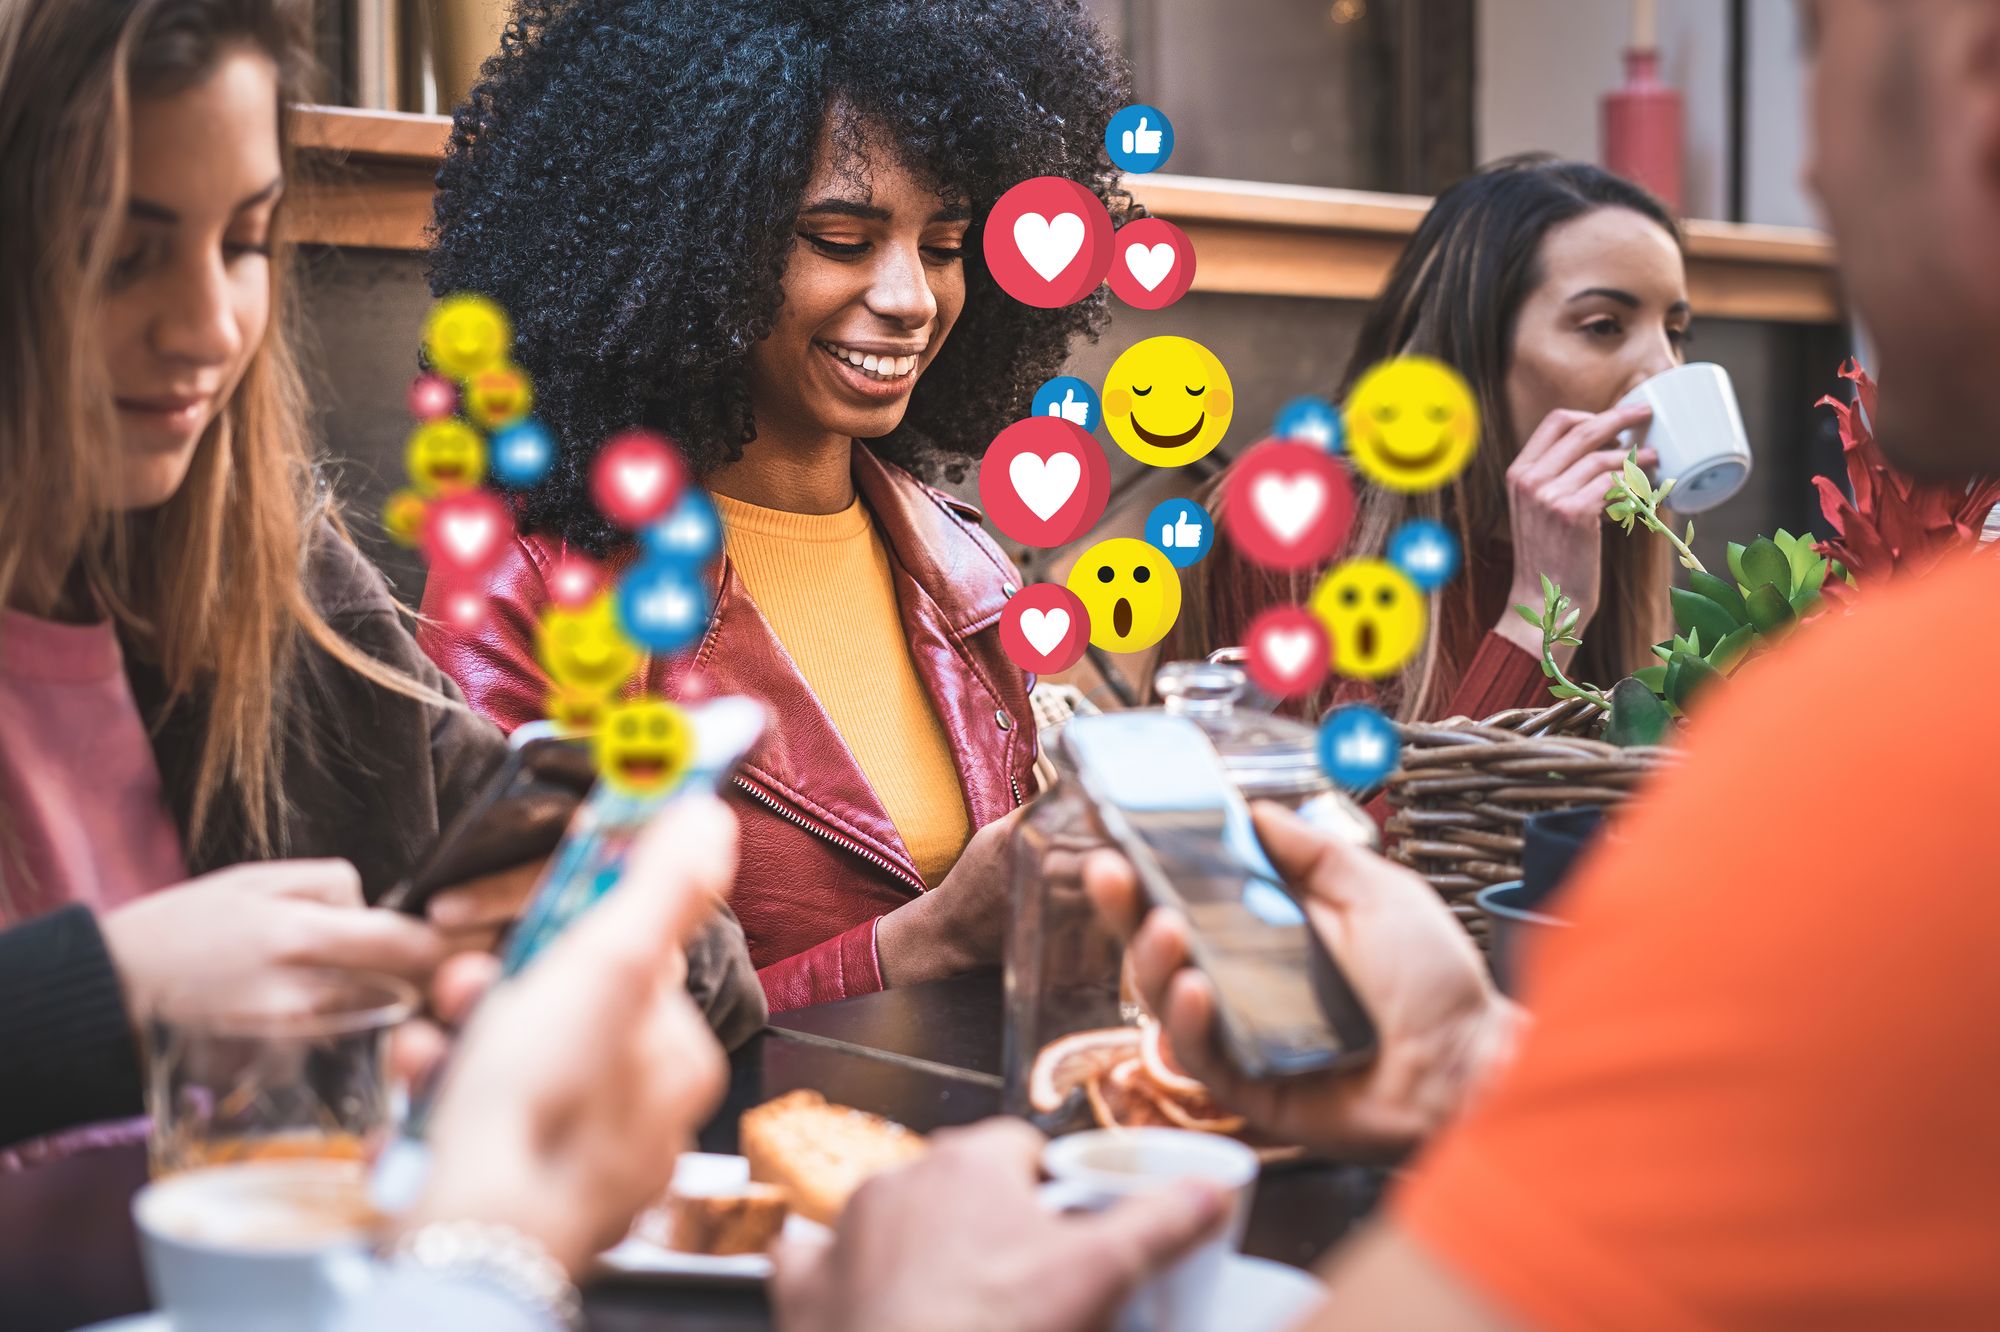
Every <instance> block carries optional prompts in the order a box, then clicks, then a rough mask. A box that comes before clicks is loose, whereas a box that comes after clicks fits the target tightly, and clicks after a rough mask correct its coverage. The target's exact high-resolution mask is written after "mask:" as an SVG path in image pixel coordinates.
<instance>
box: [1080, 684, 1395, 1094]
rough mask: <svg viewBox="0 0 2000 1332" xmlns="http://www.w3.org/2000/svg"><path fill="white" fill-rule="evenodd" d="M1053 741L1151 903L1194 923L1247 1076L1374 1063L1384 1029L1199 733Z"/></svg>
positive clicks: (1138, 722) (1117, 725) (1097, 734)
mask: <svg viewBox="0 0 2000 1332" xmlns="http://www.w3.org/2000/svg"><path fill="white" fill-rule="evenodd" d="M1056 743H1057V744H1058V745H1060V746H1061V747H1062V748H1063V750H1064V757H1065V758H1066V759H1067V760H1068V761H1069V766H1071V767H1072V768H1073V769H1074V770H1075V772H1076V774H1077V779H1078V781H1079V782H1080V784H1081V785H1082V788H1083V791H1084V794H1085V796H1086V797H1087V798H1088V799H1089V801H1090V804H1091V806H1092V808H1093V809H1094V810H1095V812H1096V815H1097V819H1098V822H1099V824H1100V825H1101V826H1102V827H1103V830H1104V832H1105V834H1106V836H1107V837H1109V838H1110V840H1111V842H1112V844H1113V845H1115V846H1116V847H1117V848H1118V849H1119V850H1120V851H1122V852H1123V853H1124V854H1125V856H1126V858H1127V859H1129V860H1130V861H1131V862H1132V867H1133V869H1134V870H1135V871H1136V872H1137V874H1138V877H1139V884H1140V888H1141V890H1142V891H1143V892H1144V893H1145V894H1146V897H1147V900H1148V902H1149V903H1150V904H1151V905H1153V906H1168V907H1172V908H1173V909H1174V910H1176V911H1178V912H1180V913H1181V914H1182V915H1183V916H1184V917H1185V918H1186V920H1187V923H1188V950H1189V952H1190V954H1191V956H1192V960H1193V962H1194V965H1195V966H1196V967H1198V968H1199V969H1200V970H1201V972H1202V973H1203V974H1204V975H1206V976H1207V977H1208V979H1209V983H1210V984H1211V985H1213V986H1214V987H1215V997H1216V1008H1217V1018H1218V1026H1219V1028H1220V1035H1221V1040H1222V1045H1223V1049H1224V1052H1225V1053H1226V1054H1227V1055H1228V1057H1229V1058H1230V1060H1231V1062H1233V1063H1234V1064H1235V1065H1236V1067H1237V1069H1238V1070H1240V1071H1241V1072H1242V1073H1243V1074H1244V1075H1245V1076H1246V1077H1252V1078H1269V1077H1284V1076H1290V1075H1295V1074H1300V1073H1316V1072H1323V1071H1326V1070H1329V1069H1341V1068H1348V1067H1353V1066H1355V1065H1359V1064H1364V1063H1366V1062H1368V1061H1369V1060H1370V1059H1372V1058H1373V1057H1374V1055H1375V1047H1376V1036H1375V1024H1374V1022H1373V1021H1372V1020H1371V1019H1370V1018H1369V1016H1368V1011H1367V1009H1365V1008H1364V1007H1363V1006H1362V1004H1361V1001H1360V999H1359V997H1358V996H1356V994H1355V993H1354V988H1353V986H1352V985H1350V984H1349V983H1348V980H1347V977H1346V975H1345V974H1344V973H1343V972H1342V971H1341V969H1340V965H1339V963H1337V962H1336V961H1335V960H1334V958H1333V955H1332V954H1331V953H1329V952H1328V951H1327V949H1326V945H1325V944H1324V943H1323V942H1322V941H1321V940H1320V937H1319V935H1318V933H1317V932H1316V931H1314V929H1313V928H1312V923H1311V922H1310V921H1309V920H1308V919H1307V918H1306V913H1305V910H1304V908H1303V907H1301V906H1300V905H1299V903H1298V902H1297V900H1296V899H1294V898H1293V897H1292V895H1291V893H1290V891H1288V890H1287V889H1286V887H1285V884H1284V881H1283V879H1282V878H1280V876H1279V875H1278V872H1277V871H1276V870H1275V869H1273V868H1272V866H1271V862H1270V861H1269V860H1268V859H1267V858H1266V857H1265V855H1264V848H1263V847H1262V846H1261V845H1260V844H1259V843H1258V841H1257V831H1256V827H1255V825H1254V824H1252V822H1251V820H1250V807H1249V806H1248V805H1246V804H1245V803H1244V801H1243V797H1242V795H1241V794H1240V793H1238V791H1237V790H1236V786H1235V783H1233V782H1231V781H1230V779H1229V774H1228V772H1227V771H1226V770H1225V769H1224V768H1223V766H1222V760H1221V758H1220V757H1218V756H1217V754H1216V752H1215V747H1214V746H1213V745H1212V744H1210V743H1209V740H1208V736H1207V734H1206V733H1204V732H1203V731H1202V729H1201V728H1200V727H1199V726H1197V725H1195V724H1194V723H1193V722H1192V721H1189V720H1188V719H1187V718H1185V717H1175V716H1170V715H1168V714H1165V713H1158V712H1120V713H1105V714H1101V715H1098V716H1079V717H1073V718H1071V719H1070V720H1069V722H1068V723H1066V724H1065V725H1064V726H1063V728H1062V730H1061V731H1059V732H1058V733H1057V739H1056Z"/></svg>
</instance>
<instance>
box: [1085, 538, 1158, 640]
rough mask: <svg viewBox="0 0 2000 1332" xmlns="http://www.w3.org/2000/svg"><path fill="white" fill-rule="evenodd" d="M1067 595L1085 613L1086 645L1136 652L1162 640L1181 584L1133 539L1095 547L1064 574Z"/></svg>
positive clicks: (1153, 551) (1153, 553) (1154, 550)
mask: <svg viewBox="0 0 2000 1332" xmlns="http://www.w3.org/2000/svg"><path fill="white" fill-rule="evenodd" d="M1069 590H1070V591H1072V592H1074V593H1076V596H1077V600H1079V601H1081V602H1082V603H1083V608H1084V609H1085V610H1086V611H1088V612H1090V641H1091V642H1092V643H1094V644H1095V645H1097V646H1098V647H1100V648H1103V649H1104V650H1105V651H1106V652H1140V651H1143V650H1144V649H1146V648H1149V647H1151V646H1153V644H1155V643H1157V642H1159V641H1160V640H1161V639H1162V638H1165V637H1166V636H1167V630H1169V629H1171V628H1173V627H1174V620H1175V619H1176V618H1178V617H1179V615H1180V613H1181V579H1180V574H1179V573H1178V572H1176V571H1175V569H1174V566H1173V564H1172V562H1171V561H1169V560H1168V559H1167V557H1166V556H1165V555H1162V554H1161V553H1160V551H1159V549H1158V548H1157V547H1155V546H1152V545H1149V544H1148V543H1146V542H1144V541H1140V540H1137V539H1136V538H1133V537H1113V538H1111V539H1110V540H1109V541H1100V542H1098V543H1097V544H1096V545H1094V546H1092V547H1091V548H1090V549H1089V550H1086V551H1085V552H1083V555H1082V556H1081V557H1080V558H1079V559H1078V560H1077V562H1076V567H1075V568H1073V569H1071V570H1070V571H1069Z"/></svg>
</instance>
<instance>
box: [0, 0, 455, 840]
mask: <svg viewBox="0 0 2000 1332" xmlns="http://www.w3.org/2000/svg"><path fill="white" fill-rule="evenodd" d="M309 21H310V5H309V3H308V0H0V180H5V181H6V182H7V187H6V189H5V190H4V191H0V290H4V291H5V292H7V293H8V297H7V300H6V301H5V302H4V303H0V469H4V475H5V477H6V485H5V486H4V487H0V605H7V606H14V607H17V608H19V609H22V610H24V611H27V612H29V613H31V614H37V615H48V614H51V613H52V612H53V611H54V610H55V609H56V607H57V606H58V605H59V603H62V602H63V601H65V599H66V598H67V597H70V596H75V595H79V594H87V597H88V598H94V600H95V601H96V603H98V604H99V605H101V606H103V607H104V608H106V609H107V610H108V611H109V612H110V613H111V615H112V616H113V617H114V618H115V620H116V622H117V624H118V627H119V632H120V636H121V638H122V639H123V640H124V642H125V643H126V645H127V649H128V651H133V652H136V653H138V654H140V655H141V656H142V657H143V658H144V659H146V660H148V661H150V662H152V663H155V664H157V666H158V667H159V669H160V671H161V673H162V674H163V675H164V677H165V680H166V684H167V688H168V691H169V695H170V700H181V699H186V698H190V697H195V696H199V698H200V699H201V702H202V704H203V714H204V717H205V721H204V730H203V733H202V736H201V741H200V753H199V758H198V763H197V767H196V778H195V783H196V789H195V791H194V794H193V800H192V806H193V818H192V822H193V827H192V828H191V829H189V830H187V832H188V842H189V844H190V845H193V844H195V843H196V842H198V841H199V839H200V836H201V832H202V830H203V828H204V827H205V826H206V825H207V823H208V822H209V820H211V819H212V818H213V817H214V816H215V815H216V814H217V812H218V809H217V806H218V803H219V802H222V801H224V800H228V801H230V802H236V803H240V805H241V811H240V812H241V815H242V818H243V824H244V827H245V828H246V830H247V831H248V833H249V835H250V839H251V841H252V843H253V844H254V845H255V847H256V848H257V849H259V850H260V851H264V852H268V851H270V850H272V849H273V848H274V847H277V848H282V844H283V841H284V829H283V811H284V801H283V800H282V799H280V798H278V792H279V791H280V790H281V785H280V783H281V779H282V773H281V771H280V769H281V755H282V752H283V750H282V747H281V744H280V741H281V738H282V736H283V734H284V732H285V730H286V727H287V717H286V715H285V711H286V710H285V704H284V701H283V700H284V698H285V687H286V682H287V680H288V678H289V677H290V675H291V673H292V671H293V669H294V666H295V665H296V661H297V657H298V653H299V651H300V647H301V644H302V642H304V641H310V642H311V643H313V644H315V645H317V646H318V647H319V648H321V649H323V650H324V651H325V652H327V653H328V654H329V655H331V656H332V657H334V658H335V659H336V660H338V661H339V662H341V663H343V664H344V665H346V666H347V667H349V668H350V669H353V670H355V671H357V672H359V673H360V674H362V675H364V676H366V677H367V678H369V679H371V680H373V681H375V682H377V683H379V684H381V685H383V686H385V687H387V688H390V689H394V690H396V691H397V692H400V693H405V694H411V695H414V696H418V697H424V698H433V697H435V696H434V695H433V694H432V693H431V691H429V690H427V689H425V688H423V687H422V686H421V685H419V684H417V683H416V682H415V681H412V680H409V679H407V678H406V677H404V676H403V675H401V674H400V673H398V672H396V671H393V670H390V669H389V668H387V667H384V666H383V665H381V664H380V663H378V662H376V661H375V660H374V659H372V658H370V657H368V656H367V655H365V654H363V653H361V652H359V651H357V650H355V649H354V648H352V647H350V646H348V645H347V644H346V643H345V642H343V641H342V640H341V639H340V638H339V636H338V635H337V634H336V633H335V632H334V631H333V630H332V629H331V628H330V627H329V626H328V625H327V623H326V621H325V620H324V619H323V618H322V617H321V616H320V614H319V612H318V611H317V610H316V609H315V608H314V607H313V605H312V602H311V600H310V598H309V595H308V592H307V589H306V586H305V582H304V575H305V564H306V555H307V552H308V548H309V542H310V541H312V540H313V539H314V534H315V532H316V531H317V530H318V529H319V528H320V526H321V524H322V522H323V521H325V520H326V519H327V518H329V517H330V516H331V515H330V513H329V511H328V503H329V501H328V500H327V499H326V498H325V497H324V496H323V495H322V493H321V491H320V488H319V487H318V486H317V485H316V483H315V478H314V475H313V471H312V463H311V453H310V449H309V444H308V434H307V430H306V425H305V410H304V394H303V391H302V388H301V384H300V378H299V372H298V366H297V362H296V360H295V358H294V355H293V351H292V342H291V338H290V337H289V335H288V334H289V329H290V326H291V323H292V321H293V320H294V318H295V317H296V313H295V310H294V308H293V294H292V292H291V290H290V283H289V282H288V280H287V275H288V263H287V248H286V246H285V241H284V227H283V220H284V209H283V207H282V205H281V206H280V208H279V211H278V214H277V216H276V217H275V218H274V222H273V227H274V230H273V238H272V244H273V255H272V259H271V263H270V274H271V284H272V291H271V306H272V317H271V325H270V332H269V333H268V334H267V336H266V337H265V339H264V341H263V343H262V344H261V346H259V347H258V348H257V350H256V351H254V352H253V353H252V355H251V357H250V360H249V364H248V367H247V369H246V370H245V372H244V374H243V377H242V380H241V382H240V383H239V384H238V385H237V386H236V388H235V390H234V391H233V393H232V394H231V396H230V398H229V400H228V401H227V402H226V403H225V404H224V406H223V407H222V409H221V411H220V412H219V413H218V414H217V416H216V419H215V421H214V422H213V423H212V424H211V425H210V426H209V428H208V430H207V431H206V432H205V433H204V435H203V436H202V438H201V440H200V442H199V444H198V445H197V446H196V451H195V455H194V459H193V462H192V464H191V465H190V467H189V470H188V475H187V477H186V479H185V481H183V483H182V484H181V487H180V489H179V490H178V491H177V492H176V493H175V494H174V496H173V497H172V498H171V499H170V500H168V501H167V502H166V503H165V504H164V505H162V506H161V507H160V508H158V509H157V510H154V511H152V512H150V513H143V514H141V513H121V512H119V511H118V510H117V509H116V507H115V506H114V504H113V503H112V498H111V497H112V495H113V493H114V492H113V489H112V486H111V480H112V477H113V474H114V469H115V468H116V467H117V465H118V462H119V459H118V456H117V441H118V439H119V437H120V433H119V425H118V421H117V418H116V414H115V408H114V407H113V400H112V390H111V386H110V382H109V372H108V368H107V365H106V356H105V349H104V348H103V347H102V346H101V345H100V344H99V341H98V332H97V331H98V324H97V316H96V307H97V300H98V293H100V292H102V291H103V290H104V289H105V285H106V279H107V275H108V274H109V272H110V270H111V266H112V263H113V260H114V258H115V255H114V250H115V247H116V245H117V242H118V236H119V224H120V220H121V219H122V218H123V217H124V214H125V211H126V201H127V182H128V178H129V171H128V165H129V156H130V134H129V125H130V116H131V113H132V109H133V104H134V101H135V99H139V98H145V97H157V96H164V95H171V94H173V93H176V92H179V91H181V90H183V89H186V88H188V87H191V86H194V85H195V84H197V83H199V82H200V81H201V80H202V78H203V77H205V76H206V75H207V73H208V72H209V71H210V70H212V69H213V68H214V66H215V65H216V63H217V62H218V61H219V60H220V59H221V58H222V57H223V56H225V55H226V54H227V53H228V52H229V51H231V50H232V49H241V48H244V47H248V48H250V49H254V50H258V51H261V52H263V53H265V54H266V55H268V56H269V57H270V58H271V60H272V61H273V63H274V64H275V65H276V67H277V70H278V74H279V96H280V98H281V105H280V108H279V112H280V115H279V123H280V131H279V132H280V136H281V143H280V147H281V149H282V148H284V146H285V134H286V125H285V121H286V117H287V115H288V108H289V107H290V105H291V103H292V102H293V101H295V100H297V98H298V96H299V94H300V93H301V92H302V91H303V89H304V86H305V83H306V80H307V78H308V76H309V71H310V68H311V57H310V52H309V46H308V41H307V34H308V33H309V32H310V27H309ZM285 161H286V163H287V167H288V169H289V166H290V155H289V153H286V155H285Z"/></svg>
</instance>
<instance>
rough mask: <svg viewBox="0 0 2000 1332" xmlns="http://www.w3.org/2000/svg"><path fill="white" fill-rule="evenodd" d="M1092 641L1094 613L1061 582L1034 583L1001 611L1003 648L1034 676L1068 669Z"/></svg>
mask: <svg viewBox="0 0 2000 1332" xmlns="http://www.w3.org/2000/svg"><path fill="white" fill-rule="evenodd" d="M1089 642H1090V612H1089V611H1088V610H1086V609H1085V608H1084V604H1083V599H1082V598H1081V597H1079V596H1077V594H1076V593H1074V592H1072V591H1070V590H1069V589H1068V588H1066V587H1064V586H1063V585H1062V584H1060V583H1030V584H1029V585H1028V586H1026V587H1024V588H1022V589H1021V590H1020V591H1019V592H1016V593H1015V594H1014V595H1013V596H1012V597H1011V598H1009V599H1008V601H1007V605H1006V606H1005V607H1004V608H1003V609H1002V610H1001V612H1000V649H1001V651H1003V652H1005V653H1006V654H1007V660H1009V661H1011V662H1013V663H1014V664H1015V665H1016V666H1019V667H1020V668H1021V669H1022V670H1024V671H1027V672H1029V673H1030V674H1033V675H1054V674H1057V673H1058V672H1061V671H1066V670H1068V669H1069V668H1070V667H1072V666H1074V665H1076V663H1077V659H1078V658H1079V657H1081V656H1082V655H1083V649H1084V645H1085V644H1087V643H1089Z"/></svg>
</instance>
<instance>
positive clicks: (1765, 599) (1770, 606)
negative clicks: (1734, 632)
mask: <svg viewBox="0 0 2000 1332" xmlns="http://www.w3.org/2000/svg"><path fill="white" fill-rule="evenodd" d="M1774 549H1775V547H1774ZM1743 600H1744V604H1745V605H1747V606H1748V607H1749V608H1750V623H1752V624H1754V625H1756V626H1757V632H1758V633H1760V634H1773V633H1777V632H1778V631H1780V630H1782V629H1784V628H1785V627H1786V626H1787V625H1789V624H1791V622H1792V621H1793V620H1796V619H1797V618H1798V614H1797V612H1795V611H1794V610H1793V609H1792V603H1791V602H1789V601H1787V600H1785V594H1784V593H1782V592H1780V591H1779V590H1778V589H1777V586H1776V585H1775V584H1773V583H1765V584H1764V585H1763V586H1761V587H1759V588H1757V589H1756V590H1755V591H1753V592H1751V594H1750V595H1749V596H1747V597H1745V598H1744V599H1743Z"/></svg>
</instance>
